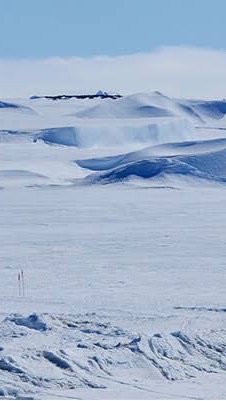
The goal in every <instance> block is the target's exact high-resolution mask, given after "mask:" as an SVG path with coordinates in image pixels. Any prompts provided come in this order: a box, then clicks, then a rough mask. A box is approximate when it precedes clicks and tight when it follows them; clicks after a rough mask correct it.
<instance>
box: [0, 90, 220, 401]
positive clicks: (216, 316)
mask: <svg viewBox="0 0 226 401" xmlns="http://www.w3.org/2000/svg"><path fill="white" fill-rule="evenodd" d="M6 104H7V106H6ZM8 105H16V107H14V106H8ZM225 113H226V110H225V102H224V101H218V100H216V101H211V102H210V101H202V100H183V99H172V98H169V97H167V96H165V95H163V94H161V93H159V92H154V93H149V94H135V95H131V96H127V97H122V98H118V99H111V100H110V99H101V98H100V99H96V98H94V99H81V100H79V99H74V98H72V99H59V100H51V99H46V98H45V99H43V98H37V99H29V100H24V99H15V100H7V99H6V100H4V99H3V100H2V101H1V103H0V151H1V157H0V189H1V198H0V203H1V204H0V221H1V230H0V244H1V248H0V267H1V285H0V300H1V319H0V338H1V342H0V372H1V375H0V398H10V399H21V398H23V399H32V398H34V399H37V398H51V397H52V398H62V397H63V398H71V397H72V398H93V399H102V398H105V399H106V398H107V399H112V398H114V399H120V398H122V397H123V398H140V399H147V398H148V399H153V398H155V399H156V398H157V399H158V398H160V399H163V398H164V399H170V398H180V399H186V398H221V399H223V398H225V397H226V392H225V377H226V376H225V374H226V373H225V372H226V353H225V349H226V331H225V319H226V313H225V311H226V307H225V287H226V282H225V274H224V270H225V257H226V251H225V249H226V247H225V238H224V237H225V235H224V234H225V223H226V222H225V217H224V216H225V212H224V211H225V190H226V186H225V183H226V120H225V118H226V114H225ZM102 184H108V185H102ZM21 269H22V270H23V273H24V279H25V282H24V284H25V286H24V291H25V296H21V295H20V294H21V292H20V293H19V287H18V284H19V283H18V274H19V273H20V272H21Z"/></svg>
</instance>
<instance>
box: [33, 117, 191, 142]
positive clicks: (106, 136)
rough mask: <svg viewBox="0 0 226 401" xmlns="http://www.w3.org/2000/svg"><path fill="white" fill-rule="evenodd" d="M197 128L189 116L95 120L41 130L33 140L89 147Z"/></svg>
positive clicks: (173, 138) (185, 136) (164, 137)
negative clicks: (136, 120)
mask: <svg viewBox="0 0 226 401" xmlns="http://www.w3.org/2000/svg"><path fill="white" fill-rule="evenodd" d="M194 135H195V132H194V129H193V128H192V126H191V125H190V123H189V122H188V121H187V120H184V119H179V118H172V119H171V118H170V119H169V118H167V119H164V120H161V122H160V121H155V122H153V123H151V122H147V123H143V122H142V123H140V124H131V123H130V122H127V124H122V125H118V124H116V125H115V124H113V123H112V124H111V123H109V124H107V125H105V124H96V125H79V126H76V127H60V128H51V129H44V130H41V131H39V132H38V133H37V134H36V135H35V136H34V140H35V141H37V140H43V141H44V142H46V143H49V144H57V145H65V146H76V147H79V148H86V147H87V148H88V147H93V146H99V147H114V146H122V145H137V144H138V145H140V144H144V145H147V144H149V145H155V144H161V143H165V142H177V141H181V140H189V139H192V138H193V137H194Z"/></svg>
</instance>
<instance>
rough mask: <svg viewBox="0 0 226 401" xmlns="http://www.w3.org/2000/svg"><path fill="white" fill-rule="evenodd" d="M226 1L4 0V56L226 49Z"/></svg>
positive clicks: (0, 20) (0, 12)
mask: <svg viewBox="0 0 226 401" xmlns="http://www.w3.org/2000/svg"><path fill="white" fill-rule="evenodd" d="M225 16H226V0H0V38H1V46H0V58H3V59H6V58H10V59H12V58H46V57H52V56H60V57H70V56H81V57H90V56H93V55H98V54H102V55H110V56H116V55H125V54H133V53H139V52H150V51H152V50H153V49H155V48H158V47H161V46H185V47H186V46H193V47H205V48H212V49H224V50H225V49H226V23H225V18H226V17H225Z"/></svg>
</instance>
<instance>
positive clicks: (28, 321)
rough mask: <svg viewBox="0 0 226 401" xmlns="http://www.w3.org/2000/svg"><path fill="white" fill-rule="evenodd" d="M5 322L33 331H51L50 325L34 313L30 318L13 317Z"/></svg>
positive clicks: (9, 317)
mask: <svg viewBox="0 0 226 401" xmlns="http://www.w3.org/2000/svg"><path fill="white" fill-rule="evenodd" d="M5 320H6V321H10V322H12V323H15V324H16V325H18V326H24V327H27V328H28V329H32V330H38V331H46V330H48V329H49V327H48V325H47V324H46V323H45V322H44V321H43V320H42V319H41V317H40V316H38V315H37V314H36V313H33V314H31V315H29V316H28V317H24V316H20V315H12V316H8V317H7V318H6V319H5Z"/></svg>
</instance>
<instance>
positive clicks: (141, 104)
mask: <svg viewBox="0 0 226 401" xmlns="http://www.w3.org/2000/svg"><path fill="white" fill-rule="evenodd" d="M76 116H77V117H79V118H92V119H95V118H96V119H97V118H103V119H109V118H110V119H112V118H119V119H121V118H122V119H123V118H133V119H134V118H162V117H175V116H178V117H182V118H188V119H189V120H192V121H196V122H202V118H201V117H200V116H199V114H198V113H197V112H196V111H195V110H193V108H192V107H190V106H189V105H188V104H183V102H178V101H176V100H173V99H170V98H168V97H167V96H164V95H163V94H162V93H160V92H153V93H150V94H144V93H138V94H134V95H129V96H125V97H122V98H119V99H117V100H115V101H114V102H112V101H110V100H109V101H107V102H104V103H102V104H101V103H99V104H97V105H95V106H93V107H89V108H86V109H85V110H82V111H80V112H78V113H77V114H76Z"/></svg>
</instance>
